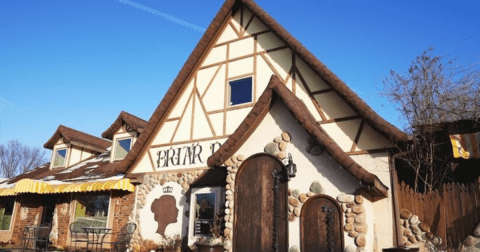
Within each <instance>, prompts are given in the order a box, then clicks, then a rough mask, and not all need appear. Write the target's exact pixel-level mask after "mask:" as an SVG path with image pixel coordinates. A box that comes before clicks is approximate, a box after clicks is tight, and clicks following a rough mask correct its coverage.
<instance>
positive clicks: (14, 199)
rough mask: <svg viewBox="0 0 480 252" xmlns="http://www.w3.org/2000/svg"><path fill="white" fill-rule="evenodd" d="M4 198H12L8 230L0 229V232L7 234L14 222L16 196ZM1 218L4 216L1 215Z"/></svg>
mask: <svg viewBox="0 0 480 252" xmlns="http://www.w3.org/2000/svg"><path fill="white" fill-rule="evenodd" d="M6 197H13V206H12V215H11V217H10V224H9V226H8V229H0V232H9V231H12V226H13V222H14V220H15V210H16V205H17V204H16V202H17V197H16V196H6ZM1 216H2V219H3V216H5V215H4V214H2V215H1Z"/></svg>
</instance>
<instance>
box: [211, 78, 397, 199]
mask: <svg viewBox="0 0 480 252" xmlns="http://www.w3.org/2000/svg"><path fill="white" fill-rule="evenodd" d="M275 97H278V99H280V100H282V101H283V103H284V104H285V106H286V107H287V108H288V110H289V111H290V112H291V113H292V115H293V116H294V117H295V119H297V121H298V122H299V123H300V124H301V125H302V127H303V128H304V129H305V131H307V132H308V134H310V136H312V137H313V138H315V139H316V140H317V142H318V143H319V144H320V145H322V146H324V147H325V151H326V152H327V153H328V154H329V155H330V156H331V157H332V158H333V159H334V160H335V161H336V162H337V163H338V164H340V165H341V166H342V167H343V168H345V169H346V170H347V171H348V172H350V174H352V175H353V176H354V177H355V178H357V179H358V180H359V181H361V182H362V184H363V185H366V186H367V187H368V188H367V191H369V192H370V194H371V195H372V196H387V191H388V188H387V187H386V186H385V185H384V184H383V183H382V182H381V181H380V179H378V177H377V176H375V175H374V174H372V173H370V172H368V171H367V170H365V168H363V167H362V166H361V165H359V164H358V163H357V162H355V161H354V160H353V159H352V158H351V157H350V156H349V155H347V154H346V153H345V152H344V151H343V150H342V149H341V148H340V147H339V146H338V145H337V144H336V143H335V142H334V141H333V140H332V139H331V138H330V137H329V136H328V135H327V133H326V132H325V131H324V130H323V129H322V128H321V127H320V125H319V124H318V123H317V122H316V121H315V118H314V117H313V116H312V114H310V112H309V110H308V109H307V107H306V106H305V104H304V103H303V102H302V101H301V100H300V99H298V98H297V97H296V96H295V95H294V94H293V93H292V92H291V91H290V90H289V89H288V88H287V87H286V86H285V85H284V84H283V83H282V82H281V81H280V79H279V78H278V77H277V76H275V75H273V76H272V78H271V79H270V82H269V84H268V86H267V88H266V89H265V91H264V92H263V94H262V95H261V96H260V98H259V99H258V102H257V103H256V104H255V106H254V107H253V109H252V110H251V111H250V113H249V114H248V115H247V117H246V118H245V120H244V121H243V122H242V123H241V124H240V126H239V127H238V128H237V130H235V132H234V133H233V134H232V135H230V137H229V138H228V139H227V140H226V141H225V143H224V144H223V145H222V146H221V147H220V148H219V149H218V150H217V151H216V152H215V153H214V154H213V155H212V156H210V157H209V158H208V160H207V164H208V166H210V167H213V166H221V165H223V163H224V162H225V161H226V160H227V159H228V158H230V157H231V156H232V155H233V154H235V152H236V151H237V150H238V149H239V148H240V147H241V145H242V144H243V143H244V142H245V141H246V140H247V139H248V137H249V136H250V135H251V134H252V133H253V132H254V131H255V130H256V128H257V126H258V125H259V124H260V122H261V121H262V120H263V118H265V115H266V114H267V112H268V110H269V109H270V107H271V106H272V103H273V102H274V100H275Z"/></svg>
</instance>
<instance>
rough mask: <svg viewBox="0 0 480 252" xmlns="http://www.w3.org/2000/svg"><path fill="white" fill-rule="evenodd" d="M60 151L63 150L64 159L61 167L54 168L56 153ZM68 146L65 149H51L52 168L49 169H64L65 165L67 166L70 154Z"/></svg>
mask: <svg viewBox="0 0 480 252" xmlns="http://www.w3.org/2000/svg"><path fill="white" fill-rule="evenodd" d="M60 150H65V159H64V161H63V164H62V165H57V166H55V159H56V157H57V153H58V151H60ZM69 150H70V146H68V145H67V146H65V147H56V148H54V149H53V157H52V167H51V168H62V167H66V166H67V164H68V161H69V160H68V159H69V154H70V151H69Z"/></svg>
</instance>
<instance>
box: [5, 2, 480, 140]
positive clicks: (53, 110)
mask: <svg viewBox="0 0 480 252" xmlns="http://www.w3.org/2000/svg"><path fill="white" fill-rule="evenodd" d="M222 4H223V1H210V0H205V1H192V0H186V1H163V0H158V1H153V0H136V1H129V0H119V1H115V0H96V1H93V0H85V1H79V0H75V1H74V0H72V1H64V0H49V1H27V0H17V1H0V144H4V143H6V142H7V141H8V140H11V139H18V140H20V141H21V142H23V143H26V144H27V145H30V146H35V147H41V148H43V144H44V143H45V142H46V141H47V140H48V139H49V138H50V137H51V136H52V134H53V133H54V132H55V130H56V128H57V127H58V125H59V124H63V125H66V126H68V127H72V128H75V129H78V130H81V131H84V132H87V133H90V134H93V135H96V136H100V135H101V133H102V132H103V131H104V130H106V129H107V128H108V127H109V126H110V125H111V123H112V122H113V121H114V120H115V119H116V117H117V116H118V114H119V113H120V111H122V110H125V111H127V112H129V113H132V114H134V115H137V116H139V117H141V118H143V119H145V120H148V119H149V118H150V116H151V114H152V113H153V111H154V109H155V108H156V107H157V105H158V104H159V103H160V101H161V99H162V97H163V95H164V94H165V92H166V90H167V89H168V87H169V85H170V84H171V82H172V80H173V79H174V78H175V77H176V75H177V73H178V71H179V70H180V68H181V67H182V65H183V63H184V62H185V60H186V59H187V57H188V56H189V54H190V53H191V51H192V50H193V48H194V47H195V45H196V43H197V42H198V40H199V39H200V37H201V36H202V29H205V28H206V27H207V26H208V25H209V23H210V22H211V20H212V19H213V17H214V16H215V14H216V13H217V11H218V9H219V8H220V6H221V5H222ZM257 4H258V5H260V6H261V7H262V8H263V9H264V10H266V11H267V12H268V13H269V14H270V15H271V16H273V18H275V19H276V20H277V21H278V22H279V23H280V24H281V25H283V26H284V27H285V28H286V29H287V30H288V31H289V32H290V33H291V34H292V35H294V36H295V37H296V38H297V39H298V40H299V41H300V42H302V43H303V44H304V45H305V46H306V47H307V48H308V49H309V50H310V51H311V52H312V53H313V54H314V55H315V56H317V57H318V58H319V59H320V60H321V61H322V62H323V63H325V64H326V65H327V66H328V67H329V68H330V69H331V70H332V71H333V72H334V73H336V74H337V75H338V76H339V77H340V78H341V79H342V80H344V81H345V82H346V83H347V85H349V86H350V88H352V89H353V90H354V91H355V92H357V94H358V95H359V96H360V97H361V98H363V99H364V100H365V101H366V102H367V103H368V104H369V105H370V106H371V107H372V108H373V109H374V110H376V111H377V113H379V114H380V115H381V116H382V117H384V118H385V119H387V120H388V121H390V122H391V123H393V124H395V125H398V126H399V125H401V122H400V121H399V115H398V114H397V112H396V111H395V110H394V107H393V106H392V105H391V104H389V103H388V101H386V100H385V99H383V98H381V97H379V95H378V91H379V87H380V86H381V80H382V79H383V78H384V77H385V76H386V75H388V72H389V70H390V69H394V70H396V71H399V72H405V71H406V70H407V68H408V66H409V65H410V63H411V61H412V60H413V59H414V58H415V56H416V55H418V54H420V53H421V52H422V51H424V50H426V49H427V48H428V47H429V46H433V47H435V49H436V50H435V52H436V53H437V54H441V55H445V54H448V55H451V56H460V59H461V61H462V62H464V63H470V62H475V61H480V14H479V12H478V10H479V9H480V5H479V4H478V3H474V1H455V2H452V3H450V2H442V1H417V0H415V1H414V0H402V1H376V0H365V1H333V0H327V1H323V0H306V1H287V0H276V1H271V0H270V1H267V0H258V1H257Z"/></svg>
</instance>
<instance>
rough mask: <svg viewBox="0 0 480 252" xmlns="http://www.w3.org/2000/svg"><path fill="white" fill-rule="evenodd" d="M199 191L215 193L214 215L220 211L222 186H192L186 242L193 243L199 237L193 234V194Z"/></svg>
mask: <svg viewBox="0 0 480 252" xmlns="http://www.w3.org/2000/svg"><path fill="white" fill-rule="evenodd" d="M200 193H215V215H217V214H218V213H219V211H220V206H221V205H223V200H222V199H223V197H222V195H224V194H223V188H222V187H201V188H192V192H191V193H190V216H189V222H188V244H189V245H192V244H194V243H195V242H196V241H197V240H198V239H199V238H201V237H198V236H194V235H193V234H194V230H195V225H194V220H195V212H196V211H195V200H196V198H195V195H196V194H200Z"/></svg>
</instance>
